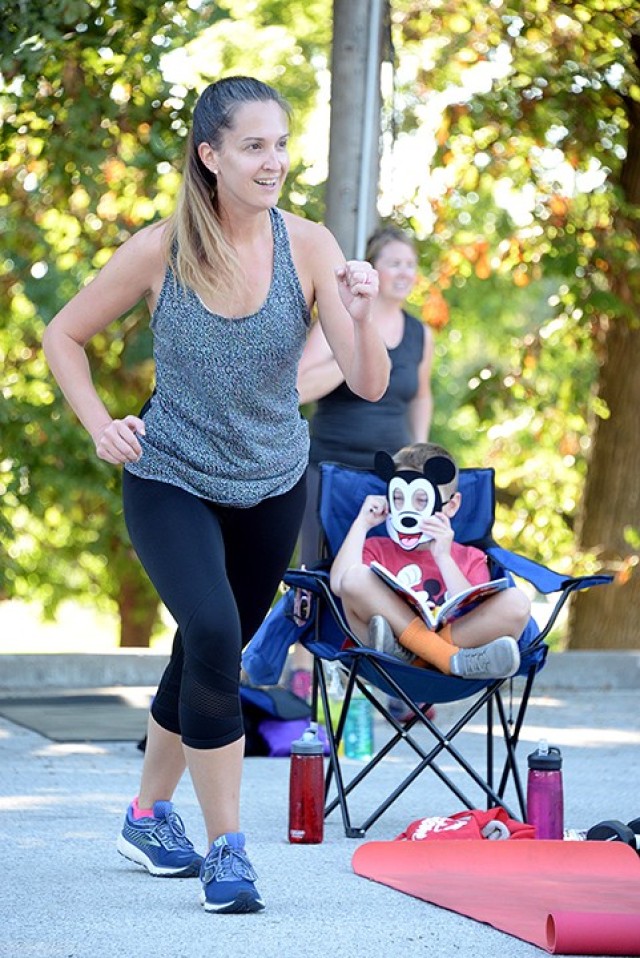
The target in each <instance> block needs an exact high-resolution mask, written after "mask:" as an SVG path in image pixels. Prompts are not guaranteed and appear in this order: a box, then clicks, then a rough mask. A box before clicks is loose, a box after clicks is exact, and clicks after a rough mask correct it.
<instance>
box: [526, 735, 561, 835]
mask: <svg viewBox="0 0 640 958" xmlns="http://www.w3.org/2000/svg"><path fill="white" fill-rule="evenodd" d="M527 762H528V765H529V775H528V778H527V821H528V822H529V824H530V825H534V826H535V830H536V838H562V837H563V835H564V798H563V794H562V755H561V754H560V749H559V748H555V747H554V746H552V747H551V748H550V747H549V745H548V744H547V742H545V741H544V739H543V740H542V741H541V742H539V744H538V747H537V749H536V750H535V752H532V753H531V754H530V755H529V756H528V757H527Z"/></svg>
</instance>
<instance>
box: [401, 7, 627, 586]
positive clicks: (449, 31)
mask: <svg viewBox="0 0 640 958" xmlns="http://www.w3.org/2000/svg"><path fill="white" fill-rule="evenodd" d="M632 6H633V5H629V8H627V7H626V6H625V5H621V4H619V3H616V2H614V0H585V2H582V3H580V2H575V3H570V2H567V3H558V2H550V0H536V2H535V3H530V2H516V0H502V2H495V3H491V4H488V3H484V2H480V0H456V2H453V0H443V2H438V3H427V4H424V3H416V2H412V0H398V2H396V3H394V4H393V14H392V19H393V29H394V37H395V48H396V50H397V51H400V53H399V56H398V83H397V90H396V96H395V106H396V112H397V114H398V115H399V118H398V122H397V127H398V129H399V130H400V132H401V133H402V132H403V131H404V132H405V133H408V134H410V133H411V132H412V131H416V130H417V129H418V127H419V123H420V122H421V121H424V119H425V118H426V117H427V116H428V113H427V111H426V110H425V104H426V105H427V106H428V104H429V103H432V104H433V109H434V110H438V109H442V110H443V114H442V121H441V125H440V129H439V130H438V131H437V133H436V141H437V148H436V151H435V155H434V160H433V163H432V166H431V170H430V177H431V179H432V181H433V186H432V187H431V190H430V196H429V205H430V210H429V211H425V209H424V207H422V208H421V207H420V204H419V202H418V198H416V203H415V206H414V208H413V210H411V211H409V215H408V216H407V217H406V219H405V220H404V221H405V222H406V223H407V225H409V226H413V227H414V229H416V231H417V233H418V235H419V236H421V253H422V255H421V260H422V263H423V267H424V270H425V274H426V277H427V280H428V283H431V284H434V285H436V286H437V287H438V288H440V289H442V290H443V292H444V296H445V299H446V300H447V302H448V304H449V308H450V314H451V318H450V324H449V326H447V327H446V328H445V329H444V330H442V331H440V332H439V333H437V334H436V337H437V339H436V356H437V359H436V366H435V415H434V427H433V435H434V438H436V439H438V440H440V441H442V442H444V443H445V444H446V445H449V446H450V447H451V448H452V449H456V450H457V451H458V454H459V456H460V458H461V460H462V461H463V462H464V463H465V464H472V463H477V462H483V463H489V464H492V465H494V466H495V467H496V471H497V480H498V483H499V484H500V486H501V489H500V490H499V505H498V529H497V531H498V535H499V536H500V538H501V540H502V541H503V542H504V543H505V544H507V545H512V546H514V547H517V548H519V549H520V550H521V551H525V552H526V553H528V554H530V555H532V556H533V557H536V558H538V559H539V560H540V561H543V562H549V563H551V564H555V565H556V566H558V565H559V566H561V567H562V568H563V569H566V570H569V569H575V568H576V567H579V566H580V565H581V564H582V567H583V568H588V567H591V565H592V564H593V558H592V557H590V556H586V555H585V556H583V557H577V556H576V554H575V541H576V529H575V524H576V519H577V516H578V513H579V509H580V504H581V500H582V492H583V485H584V478H585V475H586V471H587V457H588V455H589V453H590V452H591V435H592V429H593V421H594V418H595V417H596V416H606V415H608V411H607V409H606V408H605V407H604V406H603V404H602V402H601V401H599V400H598V399H597V398H596V394H595V384H596V379H597V374H598V363H599V362H600V361H602V359H603V358H604V356H603V352H602V344H603V342H604V338H605V335H606V329H607V328H608V324H610V323H611V322H624V323H627V324H629V325H630V326H633V325H634V324H636V323H637V315H638V304H639V303H640V283H639V281H638V276H639V275H640V271H639V269H638V267H639V266H640V262H639V259H638V257H639V246H638V236H639V234H640V230H639V228H638V215H639V208H638V206H637V202H638V198H636V199H635V201H632V202H630V200H631V197H630V196H629V192H628V189H625V188H624V186H625V182H624V178H625V168H626V167H627V168H628V163H627V164H626V167H625V161H626V159H627V143H628V138H629V130H630V120H629V117H630V115H631V113H630V105H631V103H632V102H637V101H638V100H640V78H639V76H638V66H637V62H636V56H635V53H634V47H633V43H634V37H635V36H637V35H638V32H639V21H640V17H639V14H638V12H637V11H635V10H633V9H631V7H632ZM408 64H412V65H413V68H412V69H407V65H408ZM400 219H402V217H400ZM429 221H431V222H432V224H433V225H432V228H431V229H425V227H424V224H425V222H429ZM426 285H428V284H426ZM424 291H425V290H424V289H423V290H421V291H419V292H420V293H422V294H424ZM416 305H418V301H416ZM629 438H631V437H629ZM621 518H622V517H621ZM625 518H626V517H625ZM628 541H631V539H630V538H629V537H628Z"/></svg>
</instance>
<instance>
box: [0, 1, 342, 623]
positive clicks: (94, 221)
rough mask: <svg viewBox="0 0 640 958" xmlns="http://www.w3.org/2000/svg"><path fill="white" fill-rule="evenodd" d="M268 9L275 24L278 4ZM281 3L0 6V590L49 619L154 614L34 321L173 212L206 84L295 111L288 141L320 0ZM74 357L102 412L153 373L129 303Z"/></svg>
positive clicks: (309, 67) (308, 87)
mask: <svg viewBox="0 0 640 958" xmlns="http://www.w3.org/2000/svg"><path fill="white" fill-rule="evenodd" d="M270 6H271V7H273V10H272V11H271V13H272V14H273V15H274V16H275V15H277V14H278V8H280V7H282V6H283V5H282V4H277V3H274V4H271V5H270ZM286 6H288V7H289V8H290V9H289V14H288V16H287V17H285V18H284V22H289V23H290V24H291V28H288V27H285V26H280V27H270V26H269V27H268V26H265V24H267V23H268V21H269V18H270V16H271V14H270V12H269V9H268V7H269V5H255V4H249V3H243V2H240V0H238V2H236V3H231V2H230V3H226V4H225V3H214V2H212V0H202V2H200V3H198V4H195V3H191V2H187V0H171V2H164V3H157V4H148V3H146V2H140V0H119V2H118V3H117V4H116V3H113V2H110V0H75V2H74V0H51V2H50V3H47V4H21V3H18V4H12V5H10V6H9V8H8V10H3V16H1V17H0V42H1V44H2V53H3V57H2V75H1V77H0V115H1V117H2V122H1V123H0V156H1V157H2V165H1V167H0V229H1V230H2V235H3V250H4V256H3V259H2V260H1V261H0V287H1V289H2V295H3V302H6V309H5V310H4V312H5V315H6V322H5V323H4V324H3V328H2V330H0V362H1V365H2V373H1V374H0V376H1V380H0V382H1V386H2V394H3V399H4V403H3V404H2V406H1V407H0V427H1V428H2V436H3V450H4V451H3V457H2V462H1V466H0V488H1V491H2V509H1V510H0V531H1V532H2V535H3V539H4V540H5V541H7V543H8V551H7V556H6V561H5V563H4V567H3V570H2V571H3V580H2V583H1V584H0V596H2V597H5V598H6V597H12V596H17V597H21V598H22V597H23V598H27V599H35V600H38V601H40V602H42V603H43V606H44V608H45V611H46V613H47V614H49V615H53V614H54V613H55V610H56V608H57V606H58V605H59V603H60V602H61V601H62V600H64V599H66V598H69V597H72V598H74V599H77V600H81V601H89V602H91V603H92V604H95V605H98V606H102V607H106V608H109V609H111V610H113V609H115V608H116V607H117V606H118V605H119V606H120V613H121V615H125V616H127V617H128V618H129V619H130V620H131V622H133V623H134V624H135V620H139V619H140V618H142V617H144V610H145V608H146V609H148V608H149V607H150V606H151V607H155V602H156V600H155V597H154V596H153V592H152V590H151V589H150V586H149V585H148V583H147V581H146V578H145V576H144V575H143V574H141V573H140V570H139V568H138V564H137V560H136V559H135V557H134V555H133V553H132V551H131V549H130V546H129V544H128V537H127V535H126V532H125V529H124V522H123V517H122V509H121V505H120V493H119V487H120V477H119V473H118V472H117V471H116V470H114V469H113V468H112V467H110V466H108V465H107V464H105V463H103V462H100V461H99V460H98V459H97V458H96V457H95V454H94V451H93V448H92V445H91V442H90V440H89V439H88V438H87V437H86V436H85V435H84V433H83V432H82V430H81V429H80V428H79V427H78V424H77V422H76V421H75V418H74V417H73V415H72V414H71V413H70V411H69V410H68V408H67V407H66V405H65V403H64V401H63V399H62V397H61V396H60V394H59V391H58V390H57V389H56V388H55V387H54V385H53V382H52V380H51V377H50V375H49V373H48V370H47V368H46V365H45V363H44V360H43V357H42V353H41V350H40V340H41V335H42V330H43V327H44V325H45V324H46V322H47V321H48V320H49V319H50V318H51V317H52V316H53V315H54V314H55V313H56V312H57V310H58V309H59V308H60V307H61V306H62V305H63V304H64V303H65V302H66V301H67V300H68V299H69V298H71V296H73V295H74V293H75V292H76V290H77V289H78V288H80V287H81V286H82V285H83V284H84V283H86V282H87V281H88V280H89V279H90V278H91V276H92V275H93V274H94V273H95V272H96V270H98V269H99V268H100V267H101V266H102V265H103V264H104V263H105V262H106V261H107V259H108V258H109V256H110V255H111V253H112V252H113V250H114V249H115V248H116V247H117V246H118V245H120V244H121V243H122V242H123V241H124V240H125V239H126V238H127V237H128V236H130V235H131V233H132V232H134V231H135V230H137V229H139V228H140V227H141V226H144V225H145V224H146V223H149V222H151V221H153V220H156V219H159V218H162V217H164V216H166V215H167V214H168V213H169V212H170V211H171V209H172V206H173V202H174V199H175V195H176V190H177V187H178V183H179V173H178V171H179V167H180V163H181V160H182V154H183V146H184V137H185V135H186V132H187V130H188V125H189V121H190V114H191V110H192V107H193V104H194V102H195V98H196V96H197V92H198V91H199V89H201V88H202V87H203V86H204V85H205V84H206V83H208V82H210V81H211V80H213V79H216V78H217V77H218V76H219V75H222V74H228V73H237V72H243V73H251V72H254V73H255V74H256V75H259V76H261V77H262V78H264V79H265V80H267V81H268V82H272V83H274V85H276V86H278V87H279V89H281V91H282V92H283V94H284V95H285V96H286V97H287V98H288V99H289V100H290V102H291V103H292V106H293V109H294V117H295V125H294V134H295V132H296V130H295V127H296V126H297V125H298V124H302V125H303V124H304V121H305V117H306V115H308V113H309V111H310V110H311V109H312V108H313V106H314V97H315V94H316V86H317V83H316V72H315V71H316V70H318V69H321V68H322V64H323V63H324V64H326V58H327V46H328V41H329V32H328V31H329V29H330V26H329V22H328V21H327V20H326V19H325V20H323V19H322V17H319V20H320V25H318V23H317V22H316V18H318V12H319V6H322V5H321V4H320V5H319V4H318V3H316V4H313V3H312V4H309V3H306V4H302V3H295V4H288V5H286ZM261 29H264V30H266V38H267V39H268V45H267V46H265V43H264V40H265V36H264V35H263V36H261V34H260V30H261ZM176 57H177V58H179V61H176V59H175V58H176ZM172 58H173V59H172ZM176 62H177V63H178V67H177V68H176ZM287 63H292V64H295V67H296V69H295V70H288V71H287V70H285V65H286V64H287ZM176 74H178V76H179V82H178V80H177V79H176ZM293 162H294V171H293V175H292V178H291V180H290V185H289V194H288V195H289V196H290V195H291V194H293V195H294V196H296V197H297V198H298V200H299V201H300V202H305V203H306V204H307V207H306V212H307V213H308V214H309V215H313V213H314V211H318V212H319V211H320V208H321V207H320V197H319V195H318V187H317V186H314V185H310V184H306V183H305V182H304V178H305V172H306V165H305V162H304V161H303V158H302V154H301V153H300V152H298V153H296V152H295V147H294V153H293ZM307 165H308V164H307ZM286 201H287V200H286V198H285V202H286ZM292 205H294V206H295V205H296V204H295V203H292ZM89 355H90V361H91V365H92V368H93V371H94V378H95V382H96V385H97V387H98V390H99V391H100V393H101V394H102V396H103V398H104V399H105V402H106V403H107V406H108V408H109V409H110V410H111V411H112V413H113V415H125V414H127V413H129V412H137V410H138V409H139V408H140V406H141V405H142V402H143V401H144V399H145V398H146V397H147V395H148V394H149V392H150V390H151V388H152V374H153V373H152V362H151V337H150V333H149V328H148V316H147V314H146V310H145V309H144V307H143V306H142V305H140V306H138V307H136V308H135V309H134V310H132V311H131V313H130V314H129V315H128V316H127V317H126V318H125V319H124V320H123V321H122V322H120V323H118V324H114V327H113V328H111V329H109V330H107V331H105V332H104V333H103V334H101V335H100V336H97V337H95V339H94V340H93V341H92V342H91V344H90V348H89ZM132 596H133V597H134V601H133V605H132V603H131V598H132ZM125 605H126V607H127V608H126V609H125ZM125 625H126V623H125Z"/></svg>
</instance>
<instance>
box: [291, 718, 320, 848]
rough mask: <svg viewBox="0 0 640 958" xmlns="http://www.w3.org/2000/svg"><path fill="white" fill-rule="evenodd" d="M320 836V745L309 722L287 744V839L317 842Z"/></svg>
mask: <svg viewBox="0 0 640 958" xmlns="http://www.w3.org/2000/svg"><path fill="white" fill-rule="evenodd" d="M323 837H324V745H323V744H322V742H321V740H320V738H319V737H318V724H317V722H312V723H311V725H310V726H309V728H308V729H305V731H304V732H303V733H302V737H301V738H299V739H296V741H295V742H292V743H291V769H290V775H289V841H290V842H292V843H293V844H296V845H318V844H320V842H321V841H322V839H323Z"/></svg>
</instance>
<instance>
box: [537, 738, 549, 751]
mask: <svg viewBox="0 0 640 958" xmlns="http://www.w3.org/2000/svg"><path fill="white" fill-rule="evenodd" d="M538 751H539V752H540V754H541V755H548V754H549V743H548V742H547V740H546V738H541V739H540V741H539V742H538Z"/></svg>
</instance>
